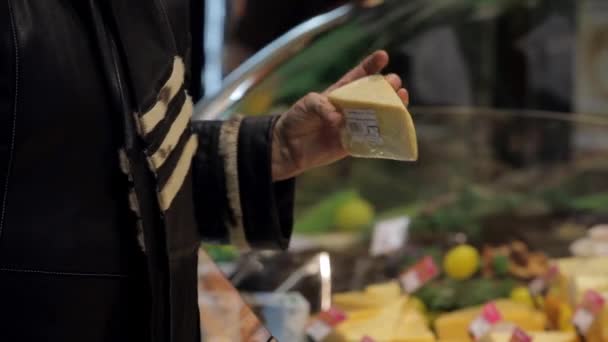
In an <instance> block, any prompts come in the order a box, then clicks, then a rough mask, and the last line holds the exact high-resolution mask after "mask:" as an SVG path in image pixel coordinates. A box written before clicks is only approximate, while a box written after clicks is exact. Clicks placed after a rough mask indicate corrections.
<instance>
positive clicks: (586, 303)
mask: <svg viewBox="0 0 608 342" xmlns="http://www.w3.org/2000/svg"><path fill="white" fill-rule="evenodd" d="M604 304H605V299H604V298H603V297H602V295H601V294H599V293H598V292H597V291H594V290H587V291H586V292H585V294H584V295H583V300H582V301H581V304H580V305H579V306H578V308H577V309H576V311H575V312H574V316H572V323H573V324H574V326H575V327H577V328H578V330H579V331H580V332H581V333H583V334H586V333H587V332H588V331H589V329H591V325H593V322H594V321H595V320H596V319H597V316H598V315H599V314H600V312H601V311H602V308H603V307H604Z"/></svg>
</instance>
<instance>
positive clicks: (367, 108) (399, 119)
mask: <svg viewBox="0 0 608 342" xmlns="http://www.w3.org/2000/svg"><path fill="white" fill-rule="evenodd" d="M329 100H330V101H331V102H332V104H333V105H334V106H336V107H337V108H338V110H340V111H341V112H342V113H344V115H345V119H346V124H345V127H344V129H342V144H343V145H344V147H345V148H346V150H347V151H348V152H349V153H350V154H351V155H352V156H355V157H364V158H383V159H396V160H412V161H413V160H417V159H418V144H417V141H416V130H415V128H414V122H413V121H412V117H411V115H410V113H409V112H408V111H407V109H406V108H405V105H404V104H403V102H402V101H401V99H400V98H399V96H398V95H397V93H396V92H395V90H394V89H393V87H392V86H391V85H390V84H389V83H388V82H387V81H386V79H385V78H384V77H383V76H380V75H373V76H368V77H364V78H361V79H359V80H356V81H354V82H351V83H349V84H347V85H345V86H343V87H341V88H338V89H336V90H334V91H333V92H331V93H330V94H329Z"/></svg>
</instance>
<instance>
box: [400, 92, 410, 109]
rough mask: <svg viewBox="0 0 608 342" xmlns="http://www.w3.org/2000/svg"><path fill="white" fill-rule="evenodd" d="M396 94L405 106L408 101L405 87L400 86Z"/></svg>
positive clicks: (408, 95)
mask: <svg viewBox="0 0 608 342" xmlns="http://www.w3.org/2000/svg"><path fill="white" fill-rule="evenodd" d="M397 95H399V98H400V99H401V101H403V104H405V105H406V106H407V105H408V104H409V103H410V94H408V92H407V90H405V88H401V89H399V90H397Z"/></svg>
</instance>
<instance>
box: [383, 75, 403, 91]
mask: <svg viewBox="0 0 608 342" xmlns="http://www.w3.org/2000/svg"><path fill="white" fill-rule="evenodd" d="M384 79H386V81H387V82H388V83H390V85H391V86H392V87H393V89H395V91H397V90H399V88H401V77H399V76H398V75H397V74H388V75H386V76H384Z"/></svg>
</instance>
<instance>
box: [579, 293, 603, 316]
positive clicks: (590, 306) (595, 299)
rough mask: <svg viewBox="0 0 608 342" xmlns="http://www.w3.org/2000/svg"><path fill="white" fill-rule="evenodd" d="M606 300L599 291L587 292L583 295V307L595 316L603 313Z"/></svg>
mask: <svg viewBox="0 0 608 342" xmlns="http://www.w3.org/2000/svg"><path fill="white" fill-rule="evenodd" d="M605 302H606V300H605V299H604V297H603V296H602V295H601V294H600V293H599V292H597V291H594V290H587V291H585V294H584V295H583V302H582V304H581V305H582V306H584V307H585V308H586V309H587V310H589V311H591V313H593V314H594V315H597V314H599V313H600V311H602V308H603V307H604V304H605Z"/></svg>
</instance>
